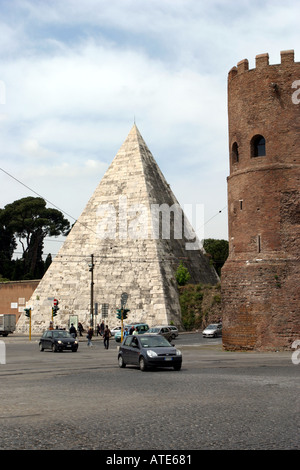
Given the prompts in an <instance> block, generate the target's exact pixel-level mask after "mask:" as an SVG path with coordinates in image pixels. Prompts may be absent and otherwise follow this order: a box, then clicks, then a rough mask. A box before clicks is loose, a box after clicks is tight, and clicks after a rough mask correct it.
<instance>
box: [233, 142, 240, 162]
mask: <svg viewBox="0 0 300 470" xmlns="http://www.w3.org/2000/svg"><path fill="white" fill-rule="evenodd" d="M231 159H232V163H238V162H239V159H240V157H239V146H238V144H237V142H234V143H233V144H232V148H231Z"/></svg>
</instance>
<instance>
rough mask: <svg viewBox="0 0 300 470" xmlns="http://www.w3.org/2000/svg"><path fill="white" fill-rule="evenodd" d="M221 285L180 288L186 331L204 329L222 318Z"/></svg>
mask: <svg viewBox="0 0 300 470" xmlns="http://www.w3.org/2000/svg"><path fill="white" fill-rule="evenodd" d="M220 288H221V286H220V284H218V285H216V286H212V285H202V284H196V285H193V284H188V285H186V286H182V287H180V288H179V302H180V307H181V318H182V324H183V326H184V328H185V329H186V330H193V329H198V328H199V329H202V328H204V326H206V324H207V322H209V321H210V319H211V322H215V321H219V319H220V317H221V294H220Z"/></svg>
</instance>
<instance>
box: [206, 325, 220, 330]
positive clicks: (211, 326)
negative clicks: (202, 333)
mask: <svg viewBox="0 0 300 470" xmlns="http://www.w3.org/2000/svg"><path fill="white" fill-rule="evenodd" d="M217 326H218V325H208V327H207V330H215V329H216V328H217Z"/></svg>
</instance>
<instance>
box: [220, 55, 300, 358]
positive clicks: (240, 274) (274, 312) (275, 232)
mask: <svg viewBox="0 0 300 470" xmlns="http://www.w3.org/2000/svg"><path fill="white" fill-rule="evenodd" d="M298 80H299V81H300V63H295V62H294V53H293V51H284V52H282V53H281V63H280V64H277V65H269V58H268V55H267V54H262V55H260V56H257V57H256V67H255V68H254V69H252V70H249V68H248V61H247V60H243V61H241V62H239V63H238V65H237V67H234V68H233V69H232V70H231V71H230V72H229V75H228V119H229V158H230V175H229V177H228V221H229V257H228V260H227V262H226V264H225V266H224V267H223V269H222V299H223V345H224V347H225V348H226V349H262V350H276V349H289V348H290V347H291V344H292V342H293V340H295V339H300V322H299V318H300V315H299V305H300V297H299V293H298V292H299V261H300V258H299V240H300V197H299V196H300V190H299V187H300V184H299V183H300V103H299V104H297V103H295V102H293V100H292V96H293V93H294V91H295V89H294V86H295V82H298ZM299 83H300V82H299ZM298 88H300V85H299V87H298ZM257 135H260V136H263V137H264V139H265V154H264V155H262V156H254V155H255V152H254V147H253V140H254V139H253V138H254V137H255V136H257Z"/></svg>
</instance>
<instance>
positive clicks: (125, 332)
mask: <svg viewBox="0 0 300 470" xmlns="http://www.w3.org/2000/svg"><path fill="white" fill-rule="evenodd" d="M128 335H129V331H128V328H125V331H124V338H126V336H128Z"/></svg>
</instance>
